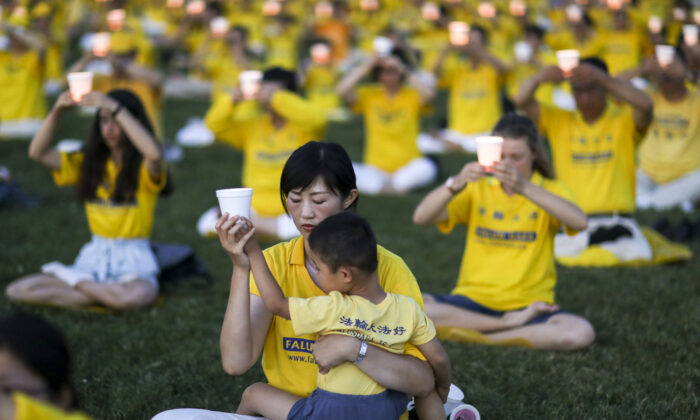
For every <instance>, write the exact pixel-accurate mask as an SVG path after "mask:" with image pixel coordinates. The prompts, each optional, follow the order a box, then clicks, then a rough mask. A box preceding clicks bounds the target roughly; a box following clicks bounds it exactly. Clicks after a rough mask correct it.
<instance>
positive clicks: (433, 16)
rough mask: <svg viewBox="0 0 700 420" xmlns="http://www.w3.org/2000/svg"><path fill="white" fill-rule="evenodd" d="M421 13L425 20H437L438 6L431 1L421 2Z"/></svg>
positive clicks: (438, 14)
mask: <svg viewBox="0 0 700 420" xmlns="http://www.w3.org/2000/svg"><path fill="white" fill-rule="evenodd" d="M420 11H421V15H422V16H423V19H425V20H431V21H432V20H438V19H440V8H439V7H438V5H437V4H435V3H433V2H432V1H427V2H425V3H423V6H422V7H421V9H420Z"/></svg>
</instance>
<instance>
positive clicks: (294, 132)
mask: <svg viewBox="0 0 700 420" xmlns="http://www.w3.org/2000/svg"><path fill="white" fill-rule="evenodd" d="M245 103H246V102H243V103H241V104H239V105H237V106H234V104H233V99H232V98H231V95H218V96H217V100H216V102H215V103H214V104H213V105H212V107H211V108H210V109H209V111H208V112H207V115H206V116H205V118H204V122H205V124H206V125H207V127H208V128H209V129H210V130H211V131H212V132H213V133H214V135H215V136H216V138H217V139H219V140H221V141H224V142H226V143H229V144H231V145H232V146H233V147H235V148H237V149H240V150H242V151H243V176H242V183H243V186H245V187H249V188H253V200H252V203H251V206H252V207H253V209H255V211H256V212H257V213H258V214H260V215H262V216H268V217H274V216H279V215H281V214H284V208H283V207H282V202H281V200H280V176H281V175H282V169H283V168H284V164H285V163H286V162H287V158H288V157H289V155H291V154H292V152H293V151H294V150H296V149H297V148H299V147H300V146H302V145H304V144H306V143H307V142H309V141H312V140H319V139H320V138H321V137H322V136H323V130H324V128H325V125H326V117H325V114H324V112H323V110H321V109H319V108H318V107H316V106H315V105H313V104H311V103H310V102H309V101H306V100H304V99H303V98H301V97H299V96H297V95H295V94H294V93H291V92H288V91H278V92H276V93H275V94H274V95H273V97H272V101H271V106H272V109H274V110H275V112H277V113H278V114H280V115H281V116H282V117H284V118H285V119H286V120H287V122H286V124H285V125H284V126H283V127H282V128H281V129H279V130H276V129H275V127H274V126H273V125H272V121H271V117H270V115H269V114H268V113H264V114H263V113H258V114H255V115H252V116H250V118H247V119H240V118H236V114H237V110H238V109H239V108H241V107H243V106H245Z"/></svg>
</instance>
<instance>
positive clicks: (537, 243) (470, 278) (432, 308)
mask: <svg viewBox="0 0 700 420" xmlns="http://www.w3.org/2000/svg"><path fill="white" fill-rule="evenodd" d="M493 134H494V135H496V136H501V137H503V150H502V156H501V160H500V161H498V162H497V163H495V165H494V166H493V167H488V168H487V167H484V166H481V165H480V164H479V163H477V162H471V163H468V164H466V165H465V166H464V167H463V168H462V170H461V171H460V172H459V173H458V174H456V175H454V176H452V177H450V178H448V180H447V182H446V183H445V184H444V185H441V186H439V187H437V188H436V189H434V190H433V191H432V192H430V193H429V194H428V195H427V196H426V197H425V198H424V199H423V200H422V201H421V202H420V204H419V205H418V207H417V208H416V210H415V212H414V214H413V220H414V222H415V223H417V224H419V225H428V224H436V225H437V226H438V228H439V229H440V230H441V231H442V232H443V233H448V232H450V231H452V229H453V228H454V227H455V226H456V225H458V224H464V225H467V229H468V231H467V232H468V233H467V239H466V246H465V250H464V255H463V257H462V266H461V268H460V272H459V280H458V282H457V286H456V287H455V289H454V290H452V293H451V294H450V295H427V294H424V295H423V298H424V300H425V310H426V313H427V314H428V317H430V319H432V320H433V322H435V325H436V326H437V327H441V326H443V327H461V328H467V329H472V330H477V331H482V332H484V333H485V334H486V335H487V336H488V337H489V338H491V339H492V340H494V341H497V342H498V341H503V340H510V339H514V338H522V339H525V340H527V341H528V342H529V343H530V344H531V345H532V347H534V348H536V349H547V350H573V349H580V348H585V347H587V346H589V345H590V344H591V343H592V342H593V339H594V332H593V327H592V326H591V324H590V323H589V322H588V321H587V320H586V319H584V318H582V317H579V316H576V315H573V314H571V313H568V312H564V311H561V310H560V309H559V308H558V306H556V305H555V299H554V286H555V284H556V272H555V268H554V236H555V234H556V232H557V231H558V230H559V228H560V227H561V226H564V228H565V229H566V230H567V231H568V232H574V231H576V230H580V229H585V228H586V223H587V221H586V215H585V214H584V213H583V211H581V209H580V208H579V207H578V206H577V205H576V204H574V199H573V196H572V195H571V193H570V192H569V191H568V190H567V189H566V187H564V186H563V185H562V184H561V183H560V182H558V181H556V180H554V179H552V169H551V166H550V165H549V162H548V161H547V158H546V155H545V153H544V148H543V146H542V144H541V143H540V142H539V133H538V132H537V128H536V127H535V125H534V123H533V122H532V121H530V120H529V119H528V118H527V117H525V116H520V115H516V114H507V115H506V116H504V117H503V118H502V119H501V120H500V121H499V122H498V124H496V126H495V127H494V129H493ZM489 173H490V174H491V175H493V176H486V175H487V174H489Z"/></svg>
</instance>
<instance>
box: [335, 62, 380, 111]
mask: <svg viewBox="0 0 700 420" xmlns="http://www.w3.org/2000/svg"><path fill="white" fill-rule="evenodd" d="M377 60H378V58H377V57H376V56H373V57H370V58H369V59H367V60H365V61H364V62H363V63H362V64H360V65H359V66H357V67H355V68H354V69H353V70H352V71H351V72H350V73H348V74H347V75H346V76H345V77H343V78H342V79H341V80H340V82H338V86H337V87H336V92H337V93H338V95H340V97H341V98H343V101H345V102H346V103H347V104H349V105H352V104H354V103H355V102H356V101H357V95H356V94H355V87H356V86H357V84H358V83H360V81H361V80H362V79H363V78H364V77H365V76H367V75H368V74H369V72H370V71H371V70H372V68H374V66H375V65H376V64H377Z"/></svg>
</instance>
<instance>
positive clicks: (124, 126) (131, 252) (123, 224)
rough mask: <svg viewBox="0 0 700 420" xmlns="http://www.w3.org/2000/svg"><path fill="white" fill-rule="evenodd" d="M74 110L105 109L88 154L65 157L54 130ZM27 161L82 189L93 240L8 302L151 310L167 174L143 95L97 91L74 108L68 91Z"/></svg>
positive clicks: (10, 292) (18, 287) (13, 286)
mask: <svg viewBox="0 0 700 420" xmlns="http://www.w3.org/2000/svg"><path fill="white" fill-rule="evenodd" d="M76 105H80V106H91V107H97V108H99V111H98V113H97V114H96V115H95V118H94V121H93V123H92V128H91V132H90V136H89V137H88V140H87V141H86V142H85V144H84V145H83V147H82V149H81V150H80V151H78V152H74V153H64V152H59V151H58V150H57V149H55V148H53V147H51V140H52V137H53V134H54V131H55V128H56V125H57V123H58V120H59V118H60V116H61V114H62V113H63V112H64V111H65V110H66V109H68V108H70V107H73V106H76ZM29 157H30V158H32V159H34V160H36V161H37V162H39V163H41V164H42V165H44V166H46V167H47V168H49V169H51V170H52V171H53V176H54V181H55V182H56V184H57V185H59V186H63V185H75V186H76V189H77V191H78V196H79V198H80V199H81V200H82V201H83V202H84V203H85V212H86V216H87V220H88V225H89V228H90V231H91V233H92V240H91V241H90V242H89V243H87V244H86V245H84V246H83V247H82V249H81V250H80V253H79V254H78V257H77V258H76V260H75V262H74V263H73V264H72V265H69V266H67V265H64V264H61V263H58V262H52V263H48V264H45V265H44V266H42V273H41V274H35V275H31V276H28V277H24V278H21V279H19V280H15V281H13V282H12V283H10V285H9V286H7V289H6V293H7V296H8V297H9V298H10V300H12V301H18V302H27V303H38V304H50V305H57V306H70V307H82V306H88V305H95V304H99V305H104V306H106V307H109V308H113V309H118V310H125V309H132V308H140V307H144V306H147V305H149V304H151V303H152V302H153V301H154V300H155V298H156V296H157V295H158V280H157V276H158V274H159V271H160V269H159V266H158V263H157V261H156V258H155V255H154V254H153V251H152V250H151V247H150V242H149V240H148V237H149V236H150V234H151V229H152V226H153V213H154V209H155V205H156V201H157V198H158V194H159V193H160V192H161V191H162V190H163V188H164V187H165V185H166V180H167V171H166V166H165V162H164V160H163V152H162V149H161V146H160V143H159V142H158V140H157V139H156V138H155V137H154V135H153V129H152V128H151V123H150V121H149V120H148V116H147V115H146V111H145V110H144V108H143V105H142V104H141V101H139V99H138V97H137V96H136V95H135V94H133V93H132V92H129V91H126V90H114V91H111V92H109V94H107V95H105V94H103V93H100V92H91V93H89V94H87V95H85V96H83V97H82V98H81V100H80V102H75V101H74V100H73V98H72V97H71V95H70V92H64V93H62V94H61V95H60V96H59V98H58V100H57V101H56V104H55V105H54V107H53V109H52V110H51V112H50V114H49V116H48V117H47V119H46V120H45V121H44V123H43V124H42V126H41V129H40V130H39V131H38V132H37V134H36V135H35V136H34V138H33V139H32V142H31V144H30V145H29Z"/></svg>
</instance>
